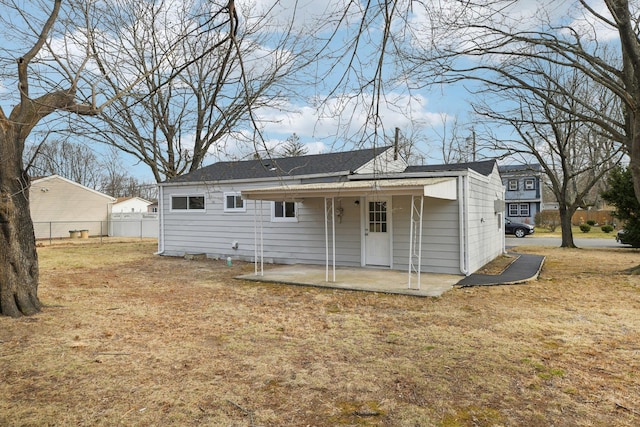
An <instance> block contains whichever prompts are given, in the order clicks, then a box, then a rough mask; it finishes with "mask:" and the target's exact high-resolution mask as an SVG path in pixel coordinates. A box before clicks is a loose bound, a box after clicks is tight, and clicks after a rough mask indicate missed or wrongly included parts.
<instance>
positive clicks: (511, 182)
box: [507, 179, 519, 191]
mask: <svg viewBox="0 0 640 427" xmlns="http://www.w3.org/2000/svg"><path fill="white" fill-rule="evenodd" d="M514 183H515V186H512V185H511V184H514ZM513 187H515V188H513ZM518 187H519V185H518V180H517V179H510V180H509V181H508V182H507V190H509V191H518Z"/></svg>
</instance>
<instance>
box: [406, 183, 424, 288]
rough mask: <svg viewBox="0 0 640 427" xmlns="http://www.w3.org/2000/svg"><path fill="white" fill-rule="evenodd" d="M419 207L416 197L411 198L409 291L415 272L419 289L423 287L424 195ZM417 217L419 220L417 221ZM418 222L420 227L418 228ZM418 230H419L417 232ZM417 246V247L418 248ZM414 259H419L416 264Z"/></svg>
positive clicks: (421, 197)
mask: <svg viewBox="0 0 640 427" xmlns="http://www.w3.org/2000/svg"><path fill="white" fill-rule="evenodd" d="M419 203H420V204H419V206H416V198H415V196H413V195H412V196H411V218H410V221H411V222H410V224H409V280H408V282H409V284H408V287H409V289H413V288H412V286H411V279H412V275H413V272H414V271H415V272H416V275H417V278H418V287H417V289H418V290H419V289H420V286H421V277H420V275H421V270H422V216H423V214H424V195H421V196H420V202H419ZM416 217H417V219H416ZM416 222H417V223H418V226H417V227H416ZM416 228H417V230H416ZM416 246H417V247H416ZM414 258H417V266H416V262H414Z"/></svg>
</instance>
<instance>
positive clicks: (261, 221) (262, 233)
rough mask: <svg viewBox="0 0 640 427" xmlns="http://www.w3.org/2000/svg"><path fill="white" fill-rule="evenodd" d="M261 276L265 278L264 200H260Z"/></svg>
mask: <svg viewBox="0 0 640 427" xmlns="http://www.w3.org/2000/svg"><path fill="white" fill-rule="evenodd" d="M260 275H261V276H264V215H263V214H262V200H260Z"/></svg>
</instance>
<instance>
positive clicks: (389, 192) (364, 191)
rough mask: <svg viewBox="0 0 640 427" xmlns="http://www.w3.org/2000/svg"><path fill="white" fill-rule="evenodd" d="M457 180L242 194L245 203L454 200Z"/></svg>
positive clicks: (290, 187) (333, 185)
mask: <svg viewBox="0 0 640 427" xmlns="http://www.w3.org/2000/svg"><path fill="white" fill-rule="evenodd" d="M456 182H457V178H453V177H438V178H410V179H383V180H365V181H344V182H322V183H313V184H296V185H287V184H282V185H278V186H274V187H264V188H252V189H247V190H242V192H241V194H242V198H243V199H245V200H268V201H294V202H295V201H302V200H304V199H305V198H312V197H324V198H336V197H361V196H376V195H377V196H394V195H410V196H424V197H432V198H436V199H444V200H457V193H458V192H457V186H456Z"/></svg>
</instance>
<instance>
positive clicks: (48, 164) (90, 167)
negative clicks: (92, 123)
mask: <svg viewBox="0 0 640 427" xmlns="http://www.w3.org/2000/svg"><path fill="white" fill-rule="evenodd" d="M25 154H26V157H27V170H28V173H29V175H30V176H48V175H53V174H57V175H60V176H63V177H65V178H67V179H70V180H72V181H74V182H77V183H78V184H81V185H84V186H86V187H89V188H97V187H98V184H99V182H100V172H101V171H100V169H101V168H100V162H99V160H98V156H96V154H95V151H94V150H91V149H90V148H89V147H87V146H86V145H83V144H78V143H74V142H71V141H68V140H58V139H56V140H51V141H43V142H41V143H40V144H38V145H29V146H28V149H27V150H26V153H25Z"/></svg>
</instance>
